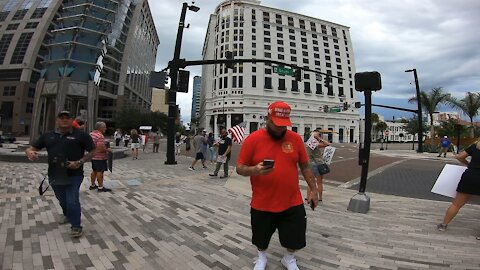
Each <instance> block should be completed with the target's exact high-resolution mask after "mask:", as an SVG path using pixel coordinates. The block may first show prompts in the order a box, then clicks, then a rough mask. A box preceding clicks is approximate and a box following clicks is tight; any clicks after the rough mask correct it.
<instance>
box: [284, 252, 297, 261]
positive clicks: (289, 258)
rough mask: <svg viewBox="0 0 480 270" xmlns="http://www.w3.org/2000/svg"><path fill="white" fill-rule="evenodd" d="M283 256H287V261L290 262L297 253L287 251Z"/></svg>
mask: <svg viewBox="0 0 480 270" xmlns="http://www.w3.org/2000/svg"><path fill="white" fill-rule="evenodd" d="M283 258H285V261H287V262H289V261H291V260H293V259H295V254H294V253H293V252H290V251H287V253H285V256H283Z"/></svg>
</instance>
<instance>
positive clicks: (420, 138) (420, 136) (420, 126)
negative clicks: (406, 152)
mask: <svg viewBox="0 0 480 270" xmlns="http://www.w3.org/2000/svg"><path fill="white" fill-rule="evenodd" d="M405 72H413V77H414V78H415V88H416V90H417V106H418V107H417V108H418V109H417V112H418V149H417V152H418V153H423V123H422V121H423V119H422V118H423V117H422V102H421V99H420V85H419V84H418V76H417V69H416V68H414V69H408V70H405Z"/></svg>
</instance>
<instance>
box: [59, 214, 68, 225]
mask: <svg viewBox="0 0 480 270" xmlns="http://www.w3.org/2000/svg"><path fill="white" fill-rule="evenodd" d="M68 223H70V221H68V218H67V217H66V216H62V217H61V218H60V221H59V222H58V224H59V225H65V224H68Z"/></svg>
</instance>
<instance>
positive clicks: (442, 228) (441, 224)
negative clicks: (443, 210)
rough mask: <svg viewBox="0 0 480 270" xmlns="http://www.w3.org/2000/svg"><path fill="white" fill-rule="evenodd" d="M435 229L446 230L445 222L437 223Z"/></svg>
mask: <svg viewBox="0 0 480 270" xmlns="http://www.w3.org/2000/svg"><path fill="white" fill-rule="evenodd" d="M437 230H439V231H441V232H444V231H446V230H447V224H443V223H440V224H438V225H437Z"/></svg>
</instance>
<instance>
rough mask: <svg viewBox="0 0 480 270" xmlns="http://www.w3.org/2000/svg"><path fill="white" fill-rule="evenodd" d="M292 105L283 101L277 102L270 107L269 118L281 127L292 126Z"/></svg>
mask: <svg viewBox="0 0 480 270" xmlns="http://www.w3.org/2000/svg"><path fill="white" fill-rule="evenodd" d="M291 111H292V109H291V108H290V105H288V104H287V103H285V102H282V101H276V102H274V103H272V104H270V106H268V117H269V118H270V119H272V122H273V123H274V124H275V125H276V126H279V127H285V126H291V125H292V122H291V121H290V112H291Z"/></svg>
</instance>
